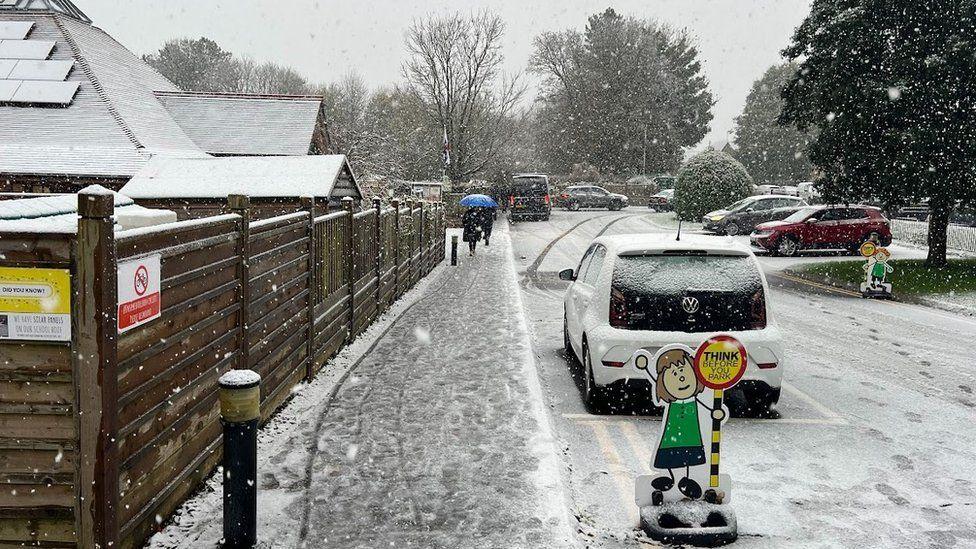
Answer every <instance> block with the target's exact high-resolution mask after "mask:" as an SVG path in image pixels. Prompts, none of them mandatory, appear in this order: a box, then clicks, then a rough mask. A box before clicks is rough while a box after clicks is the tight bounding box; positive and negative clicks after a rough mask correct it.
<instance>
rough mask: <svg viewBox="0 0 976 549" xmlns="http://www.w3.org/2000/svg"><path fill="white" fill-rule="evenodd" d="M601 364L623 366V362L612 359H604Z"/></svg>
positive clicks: (614, 366) (613, 366)
mask: <svg viewBox="0 0 976 549" xmlns="http://www.w3.org/2000/svg"><path fill="white" fill-rule="evenodd" d="M603 365H604V366H609V367H611V368H623V367H624V363H623V362H616V361H614V360H604V361H603Z"/></svg>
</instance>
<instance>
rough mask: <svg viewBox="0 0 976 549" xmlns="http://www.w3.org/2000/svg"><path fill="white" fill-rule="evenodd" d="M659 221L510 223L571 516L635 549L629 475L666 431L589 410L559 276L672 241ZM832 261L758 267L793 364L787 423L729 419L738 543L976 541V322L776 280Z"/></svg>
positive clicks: (767, 261)
mask: <svg viewBox="0 0 976 549" xmlns="http://www.w3.org/2000/svg"><path fill="white" fill-rule="evenodd" d="M663 219H664V216H661V215H660V214H648V213H647V212H646V210H641V209H630V210H624V211H622V212H617V213H612V214H611V213H608V212H604V211H586V212H573V213H569V212H562V211H556V212H554V214H553V217H552V219H551V220H550V221H549V222H546V223H523V224H517V225H514V226H513V227H512V240H513V242H514V243H515V249H514V254H515V256H514V258H515V260H516V263H517V265H518V270H519V274H520V282H521V284H520V285H521V290H522V292H523V295H525V296H526V298H525V303H526V305H527V313H528V315H529V317H530V318H529V326H530V327H531V328H532V331H533V338H534V343H535V349H536V352H537V355H538V356H537V363H538V366H539V368H540V378H541V379H542V382H543V387H544V390H545V394H546V398H547V399H548V403H549V405H550V406H551V410H552V413H553V424H554V425H555V426H556V430H557V435H558V436H559V438H560V439H561V441H562V442H563V444H564V445H565V446H566V456H567V459H568V461H569V467H568V469H569V473H568V474H567V475H566V479H567V482H568V484H569V486H570V493H571V497H572V505H573V510H574V514H575V515H576V516H578V517H579V520H580V521H581V531H582V532H583V534H584V539H585V540H586V541H587V545H589V546H592V547H635V546H640V543H639V541H638V540H639V538H640V536H639V535H638V531H637V529H636V526H637V509H636V507H635V506H634V503H633V479H634V477H635V476H636V475H638V474H643V473H647V472H649V462H650V458H651V452H652V451H653V447H654V442H655V437H656V436H657V434H658V429H659V427H660V422H659V418H658V417H648V416H639V417H634V416H592V415H589V414H587V413H586V411H585V409H584V407H583V405H582V402H581V401H580V397H579V392H578V390H577V387H576V385H575V384H574V380H573V377H572V372H571V369H570V367H569V366H568V362H567V360H566V358H565V356H564V355H563V352H562V302H561V296H562V293H563V289H564V288H565V283H562V282H560V281H559V280H558V279H557V278H556V272H558V271H559V270H560V269H563V268H567V267H576V265H577V263H578V262H579V259H580V257H581V256H582V254H583V252H584V251H585V249H586V246H587V245H588V243H589V241H590V240H591V239H592V238H593V237H594V236H596V235H598V234H602V233H607V234H621V233H637V232H671V229H669V228H668V227H669V224H668V223H667V222H665V221H664V220H663ZM898 253H899V255H903V256H909V255H911V254H913V253H914V254H917V253H919V252H917V251H912V250H907V249H906V250H899V252H898ZM834 259H838V258H835V257H831V256H826V257H825V256H816V255H813V256H808V257H804V258H801V259H787V258H762V259H761V262H762V263H763V265H764V268H765V269H766V271H767V274H768V275H769V278H770V284H771V285H772V286H773V290H772V296H771V298H770V301H771V306H772V308H773V309H774V311H775V313H776V314H777V318H778V320H779V323H780V325H781V327H782V328H783V330H784V331H785V333H786V335H787V337H788V341H787V354H788V356H787V359H788V363H787V366H786V368H787V369H786V373H785V380H786V382H785V385H784V391H783V395H782V399H781V401H780V406H779V411H780V414H781V417H780V418H779V419H737V418H733V419H732V420H730V422H729V424H728V426H727V429H726V432H727V434H726V435H725V436H723V440H724V444H723V472H727V473H729V474H731V476H732V479H733V482H734V483H735V488H734V496H733V505H734V508H735V511H736V513H737V515H738V521H739V529H740V535H741V538H740V541H739V542H737V543H736V547H763V548H766V547H768V548H775V547H905V546H911V547H953V546H954V547H976V484H974V483H976V469H974V468H973V464H974V463H976V423H974V420H976V394H974V390H976V360H974V359H976V351H973V347H972V341H973V340H974V336H976V323H974V321H973V320H972V319H971V318H966V317H962V316H956V315H952V314H950V313H945V312H941V311H936V310H931V309H926V308H923V307H919V306H914V305H905V304H899V303H892V302H883V301H866V300H862V299H860V298H859V297H853V296H851V295H848V294H846V293H843V292H838V291H833V290H828V289H823V288H817V287H814V286H808V285H804V284H801V283H799V282H796V281H793V280H789V279H785V278H782V277H780V276H778V275H777V274H776V272H777V271H778V270H779V269H781V268H784V267H786V266H788V265H789V264H793V263H796V262H798V261H829V260H834ZM839 259H847V258H844V257H841V258H839ZM641 541H643V540H641Z"/></svg>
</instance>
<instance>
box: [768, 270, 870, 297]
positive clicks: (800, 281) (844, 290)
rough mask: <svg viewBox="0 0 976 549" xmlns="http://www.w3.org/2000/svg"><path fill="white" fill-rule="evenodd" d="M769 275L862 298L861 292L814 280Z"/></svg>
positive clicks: (785, 275) (775, 274)
mask: <svg viewBox="0 0 976 549" xmlns="http://www.w3.org/2000/svg"><path fill="white" fill-rule="evenodd" d="M767 274H771V275H772V276H775V277H777V278H782V279H784V280H791V281H793V282H797V283H799V284H805V285H807V286H810V287H812V288H820V289H821V290H827V291H828V292H834V293H838V294H841V295H847V296H852V297H861V293H860V292H854V291H851V290H847V289H844V288H838V287H836V286H830V285H827V284H821V283H819V282H813V281H812V280H807V279H805V278H800V277H798V276H793V275H788V274H785V273H767ZM886 303H887V302H886Z"/></svg>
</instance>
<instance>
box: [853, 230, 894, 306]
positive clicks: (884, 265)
mask: <svg viewBox="0 0 976 549" xmlns="http://www.w3.org/2000/svg"><path fill="white" fill-rule="evenodd" d="M860 251H861V255H862V256H864V257H865V258H867V262H866V263H865V264H864V266H863V269H864V275H865V276H864V282H862V283H861V294H862V295H863V296H865V297H871V296H877V295H891V283H890V282H888V281H887V277H888V273H891V272H894V270H895V269H894V267H892V266H891V265H889V264H888V260H889V259H891V252H889V251H888V250H887V248H883V247H881V246H877V245H875V244H874V243H873V242H871V241H868V242H865V243H864V244H862V245H861V249H860Z"/></svg>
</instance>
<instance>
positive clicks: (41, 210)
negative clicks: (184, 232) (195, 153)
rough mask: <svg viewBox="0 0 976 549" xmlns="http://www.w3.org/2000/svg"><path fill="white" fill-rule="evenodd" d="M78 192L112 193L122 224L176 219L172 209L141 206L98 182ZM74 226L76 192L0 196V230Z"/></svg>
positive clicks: (66, 230)
mask: <svg viewBox="0 0 976 549" xmlns="http://www.w3.org/2000/svg"><path fill="white" fill-rule="evenodd" d="M81 193H86V194H111V195H113V196H114V197H115V199H114V201H113V202H114V204H115V215H116V221H117V222H118V223H119V224H120V225H122V226H123V227H135V226H144V225H147V224H158V223H161V222H168V221H175V220H176V214H175V213H173V212H170V211H168V210H152V209H149V208H144V207H142V206H139V205H138V204H136V203H135V201H134V200H132V199H131V198H129V197H127V196H124V195H122V194H119V193H116V192H114V191H111V190H109V189H106V188H105V187H102V186H101V185H91V186H89V187H86V188H85V189H83V190H82V191H81ZM77 230H78V195H76V194H58V195H50V196H41V197H36V198H20V199H15V200H0V232H2V231H6V232H25V233H37V232H49V233H74V232H75V231H77Z"/></svg>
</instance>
